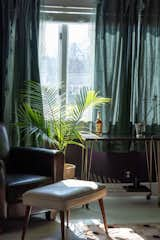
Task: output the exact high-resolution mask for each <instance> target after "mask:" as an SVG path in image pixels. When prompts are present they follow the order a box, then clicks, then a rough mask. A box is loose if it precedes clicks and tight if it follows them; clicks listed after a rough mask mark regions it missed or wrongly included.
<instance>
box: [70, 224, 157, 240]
mask: <svg viewBox="0 0 160 240" xmlns="http://www.w3.org/2000/svg"><path fill="white" fill-rule="evenodd" d="M70 229H71V231H73V232H74V234H75V235H76V236H78V237H79V239H86V240H107V239H108V240H156V239H160V224H145V225H141V224H134V225H133V224H132V225H127V226H126V225H124V226H123V225H113V226H109V234H108V236H106V234H105V232H104V228H103V225H102V224H100V225H84V224H83V223H82V224H78V225H76V224H74V225H71V226H70Z"/></svg>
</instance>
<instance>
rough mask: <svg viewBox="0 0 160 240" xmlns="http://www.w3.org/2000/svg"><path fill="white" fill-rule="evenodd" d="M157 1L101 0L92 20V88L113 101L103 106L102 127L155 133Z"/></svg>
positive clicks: (159, 109) (158, 103)
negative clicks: (140, 127) (142, 127)
mask: <svg viewBox="0 0 160 240" xmlns="http://www.w3.org/2000/svg"><path fill="white" fill-rule="evenodd" d="M159 50H160V1H158V0H153V1H151V0H146V1H145V0H140V1H137V0H133V1H127V0H120V1H116V0H113V1H105V0H100V1H99V3H98V5H97V20H96V54H95V56H96V61H95V62H96V63H95V88H96V90H99V91H100V93H101V94H102V95H103V96H105V97H111V98H112V103H111V104H110V105H109V104H108V105H107V106H104V107H103V108H102V118H103V122H104V132H108V133H110V134H111V135H121V136H122V135H123V136H128V135H129V136H130V135H134V134H135V126H134V124H135V123H136V122H144V123H145V124H146V134H148V135H153V134H160V68H159V66H160V65H159V61H160V51H159Z"/></svg>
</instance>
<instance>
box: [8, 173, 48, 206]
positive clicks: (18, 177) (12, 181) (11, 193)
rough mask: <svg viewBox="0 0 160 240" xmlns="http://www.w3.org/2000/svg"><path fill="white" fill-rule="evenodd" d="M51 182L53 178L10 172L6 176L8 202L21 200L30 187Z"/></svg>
mask: <svg viewBox="0 0 160 240" xmlns="http://www.w3.org/2000/svg"><path fill="white" fill-rule="evenodd" d="M50 183H51V178H49V177H46V176H39V175H30V174H8V175H7V178H6V197H7V201H8V202H15V201H16V202H19V201H21V200H22V194H23V193H24V192H26V191H27V190H28V189H32V188H36V187H39V186H43V185H46V184H50Z"/></svg>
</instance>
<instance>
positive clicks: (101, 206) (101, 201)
mask: <svg viewBox="0 0 160 240" xmlns="http://www.w3.org/2000/svg"><path fill="white" fill-rule="evenodd" d="M98 202H99V206H100V209H101V213H102V218H103V223H104V228H105V231H106V233H107V234H108V225H107V220H106V214H105V209H104V203H103V199H102V198H101V199H99V200H98Z"/></svg>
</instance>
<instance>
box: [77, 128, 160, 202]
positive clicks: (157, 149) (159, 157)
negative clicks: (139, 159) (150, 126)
mask: <svg viewBox="0 0 160 240" xmlns="http://www.w3.org/2000/svg"><path fill="white" fill-rule="evenodd" d="M81 136H82V138H83V140H84V143H85V149H83V151H82V172H81V178H82V179H85V180H89V179H90V170H91V162H92V153H93V148H94V144H95V143H96V142H97V141H107V142H116V141H127V142H144V144H145V153H146V160H147V172H148V181H149V184H150V192H149V194H148V195H147V199H149V198H150V196H151V194H152V171H153V169H152V166H153V160H154V166H155V172H156V180H157V183H158V194H159V200H158V202H159V204H160V136H147V137H142V138H136V137H130V136H126V137H125V136H118V137H110V136H108V135H102V136H97V135H96V134H94V133H87V132H82V133H81ZM89 147H90V157H89V158H88V151H89ZM153 156H154V157H153Z"/></svg>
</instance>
